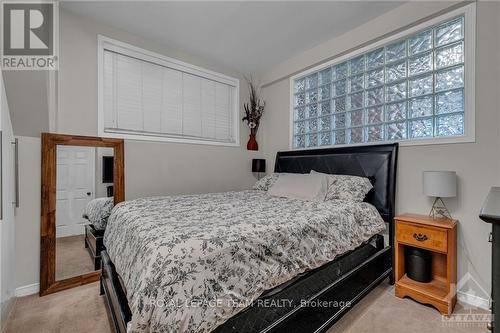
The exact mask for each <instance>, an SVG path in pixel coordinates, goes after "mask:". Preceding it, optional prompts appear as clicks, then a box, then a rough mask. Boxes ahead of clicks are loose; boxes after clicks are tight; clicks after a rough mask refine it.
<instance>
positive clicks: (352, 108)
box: [292, 15, 467, 148]
mask: <svg viewBox="0 0 500 333" xmlns="http://www.w3.org/2000/svg"><path fill="white" fill-rule="evenodd" d="M464 24H465V16H463V15H462V16H459V17H455V18H453V19H450V20H447V21H445V22H442V23H440V24H437V25H434V26H431V27H427V28H425V29H424V30H422V31H418V32H416V33H414V34H411V35H408V36H407V37H405V38H403V39H399V40H396V41H392V42H390V43H388V44H386V45H384V46H381V47H378V48H377V49H374V50H371V51H369V52H366V53H364V54H358V55H356V56H354V57H352V58H350V59H347V60H346V61H343V62H341V63H335V64H333V65H330V66H328V67H326V68H323V69H321V70H318V71H316V72H313V73H309V74H307V75H305V76H298V77H297V78H296V79H293V83H292V84H293V113H294V114H293V143H292V145H293V148H309V147H317V146H330V145H339V144H356V143H371V142H383V141H404V140H416V139H432V138H442V137H457V136H463V135H464V119H465V117H464V105H465V91H464V88H465V79H464V75H465V74H464V73H465V62H464V59H465V55H464V53H465V43H466V42H467V41H466V40H465V33H464V32H465V26H464Z"/></svg>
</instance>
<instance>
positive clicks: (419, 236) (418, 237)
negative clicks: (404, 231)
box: [413, 233, 429, 242]
mask: <svg viewBox="0 0 500 333" xmlns="http://www.w3.org/2000/svg"><path fill="white" fill-rule="evenodd" d="M413 238H415V239H416V240H418V241H419V242H423V241H426V240H428V239H429V238H427V235H424V234H417V233H414V234H413Z"/></svg>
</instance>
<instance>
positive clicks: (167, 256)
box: [104, 190, 385, 332]
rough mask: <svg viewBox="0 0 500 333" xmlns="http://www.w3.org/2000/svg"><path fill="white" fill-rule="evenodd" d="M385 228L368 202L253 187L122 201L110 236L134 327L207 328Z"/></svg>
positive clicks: (137, 329)
mask: <svg viewBox="0 0 500 333" xmlns="http://www.w3.org/2000/svg"><path fill="white" fill-rule="evenodd" d="M384 229H385V224H384V221H383V220H382V218H381V217H380V215H379V213H378V212H377V210H376V209H375V207H373V206H372V205H370V204H368V203H359V202H350V201H340V200H332V201H324V202H323V201H322V202H317V201H301V200H296V199H286V198H278V197H272V196H270V195H268V194H267V192H265V191H258V190H249V191H241V192H225V193H212V194H202V195H184V196H171V197H153V198H143V199H137V200H132V201H127V202H122V203H120V204H119V205H117V206H116V207H115V208H114V210H113V212H112V213H111V215H110V217H109V218H108V223H107V228H106V232H105V235H104V244H105V246H106V248H107V251H108V254H109V256H110V258H111V260H112V261H113V263H114V265H115V268H116V271H117V273H118V274H119V275H120V277H121V279H122V281H123V284H124V287H125V289H126V292H127V299H128V303H129V306H130V309H131V312H132V320H131V321H130V322H129V326H128V331H129V332H210V331H212V330H213V329H215V328H216V327H217V326H219V325H221V324H222V323H224V322H225V321H226V320H227V319H229V318H230V317H232V316H234V315H235V314H236V313H238V312H239V311H241V310H243V309H244V308H245V306H248V305H250V303H251V302H252V301H253V300H255V299H257V298H258V297H259V296H260V295H261V294H262V293H263V292H264V291H266V290H269V289H272V288H274V287H276V286H278V285H280V284H282V283H284V282H286V281H288V280H290V279H292V278H293V277H295V276H297V275H298V274H300V273H303V272H304V271H307V270H311V269H314V268H317V267H319V266H322V265H323V264H325V263H327V262H329V261H332V260H333V259H335V257H337V256H338V255H340V254H343V253H345V252H347V251H349V250H353V249H355V248H356V247H358V246H360V245H361V244H362V243H363V242H365V241H367V240H368V239H369V238H370V237H371V236H373V235H375V234H377V233H379V232H381V231H383V230H384Z"/></svg>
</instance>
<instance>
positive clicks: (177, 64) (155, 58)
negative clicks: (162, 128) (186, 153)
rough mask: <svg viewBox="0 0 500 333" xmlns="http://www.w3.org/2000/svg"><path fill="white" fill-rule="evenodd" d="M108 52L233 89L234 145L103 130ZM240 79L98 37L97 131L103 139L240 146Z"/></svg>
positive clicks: (206, 140) (199, 139) (215, 141)
mask: <svg viewBox="0 0 500 333" xmlns="http://www.w3.org/2000/svg"><path fill="white" fill-rule="evenodd" d="M105 50H109V51H113V52H117V53H120V54H122V55H125V56H129V57H132V58H136V59H138V60H140V61H146V62H150V63H153V64H155V65H160V66H164V67H167V68H170V69H173V70H177V71H181V72H183V73H187V74H191V75H195V76H199V77H201V78H205V79H209V80H212V81H217V82H219V83H223V84H226V85H229V86H232V87H234V90H235V91H234V98H233V101H232V104H233V105H232V107H233V110H232V111H233V114H232V117H233V119H232V121H233V133H232V135H233V136H234V142H223V141H217V140H211V139H208V138H207V139H202V138H190V137H182V136H179V135H175V136H173V135H169V134H165V135H154V134H150V133H147V132H144V133H140V132H134V131H132V130H109V129H108V130H105V128H104V96H103V95H104V91H103V89H104V52H105ZM239 95H240V80H239V79H237V78H234V77H231V76H228V75H224V74H221V73H217V72H215V71H212V70H208V69H205V68H203V67H199V66H196V65H192V64H189V63H186V62H183V61H180V60H177V59H174V58H170V57H167V56H164V55H162V54H159V53H156V52H152V51H149V50H146V49H143V48H140V47H137V46H134V45H131V44H128V43H125V42H121V41H119V40H116V39H113V38H110V37H106V36H103V35H97V103H98V105H97V129H98V130H97V132H98V135H99V136H101V137H107V138H121V139H127V140H138V141H156V142H173V143H188V144H201V145H214V146H228V147H239V146H240V122H239V119H240V112H239V107H240V96H239Z"/></svg>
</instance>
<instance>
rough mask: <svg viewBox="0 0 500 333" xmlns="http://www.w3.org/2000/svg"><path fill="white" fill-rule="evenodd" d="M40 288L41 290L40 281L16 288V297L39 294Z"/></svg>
mask: <svg viewBox="0 0 500 333" xmlns="http://www.w3.org/2000/svg"><path fill="white" fill-rule="evenodd" d="M39 290H40V284H39V283H33V284H28V285H27V286H22V287H19V288H16V297H23V296H28V295H33V294H37V293H38V291H39Z"/></svg>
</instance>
